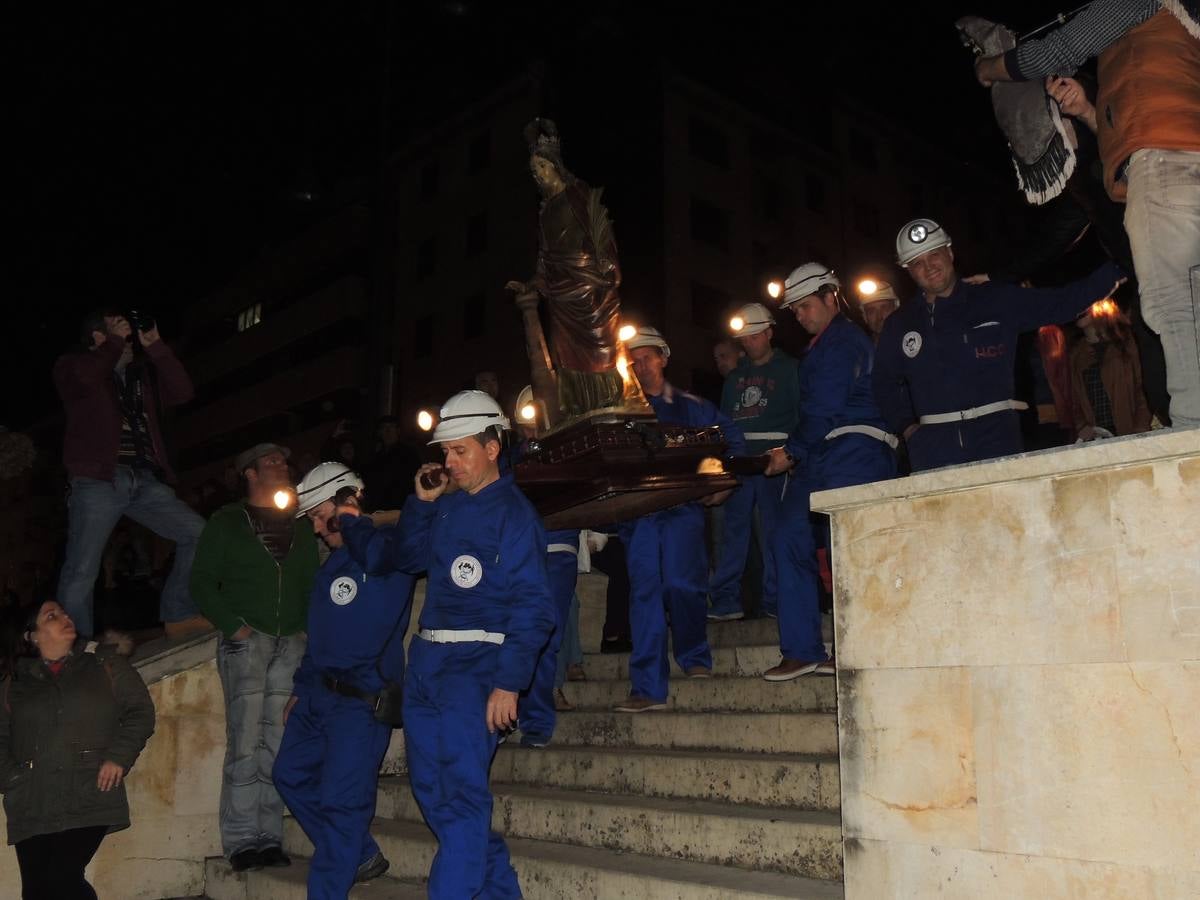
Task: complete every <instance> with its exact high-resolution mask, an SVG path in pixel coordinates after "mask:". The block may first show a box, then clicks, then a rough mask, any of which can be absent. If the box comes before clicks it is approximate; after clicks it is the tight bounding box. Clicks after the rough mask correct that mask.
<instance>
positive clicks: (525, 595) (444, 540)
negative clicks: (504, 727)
mask: <svg viewBox="0 0 1200 900" xmlns="http://www.w3.org/2000/svg"><path fill="white" fill-rule="evenodd" d="M346 518H347V517H343V518H342V521H343V522H344V521H345V520H346ZM396 532H397V534H396V535H395V536H394V537H393V539H390V540H381V539H380V538H381V533H380V532H378V531H377V532H375V533H374V534H366V533H365V532H356V533H347V534H346V541H347V546H349V547H350V550H351V552H352V553H353V554H354V555H355V558H356V559H359V560H360V562H362V563H363V565H364V567H365V568H366V569H367V571H368V572H375V571H392V570H397V569H398V570H400V571H404V572H410V573H417V572H421V571H424V572H427V573H428V578H429V580H428V584H427V587H426V589H425V605H424V607H423V608H422V610H421V619H420V626H421V632H422V633H424V632H439V631H446V632H464V631H479V632H486V633H489V634H494V635H503V636H504V638H503V643H492V642H489V641H487V640H482V639H480V640H469V641H462V642H440V641H436V640H427V639H426V638H423V637H421V636H420V633H418V635H417V636H416V637H414V638H413V640H412V643H411V644H410V646H409V660H408V670H407V673H406V677H405V680H404V730H405V749H406V751H407V754H408V771H409V778H410V780H411V783H412V790H413V796H414V797H416V800H417V804H418V805H419V806H420V808H421V813H422V815H424V817H425V821H426V822H427V823H428V824H429V827H430V829H431V830H432V831H433V833H434V835H435V836H436V837H437V840H438V852H437V855H436V856H435V857H434V859H433V866H432V868H431V869H430V872H429V896H430V898H432V900H463V898H467V897H487V898H515V897H520V896H521V889H520V887H519V885H518V884H517V873H516V872H515V871H514V870H513V868H512V864H511V862H510V861H509V855H508V847H507V846H506V845H505V843H504V839H503V838H501V837H500V835H498V834H496V833H495V832H493V831H492V830H491V823H492V793H491V789H490V787H489V785H488V770H489V769H490V768H491V764H492V758H493V757H494V756H495V753H496V747H497V746H498V744H499V741H500V735H499V734H489V733H488V728H487V718H486V716H487V702H488V697H489V696H490V695H491V693H492V690H493V689H494V688H500V689H502V690H506V691H512V692H514V693H520V692H521V691H524V690H526V689H527V688H528V687H529V685H530V682H531V681H532V680H533V670H534V666H535V664H536V662H537V658H538V654H539V653H541V651H542V648H543V647H544V646H545V645H546V642H547V641H548V640H549V638H550V633H551V631H552V630H553V628H554V607H553V603H552V601H551V599H550V588H549V584H548V580H547V577H546V535H545V532H544V531H543V530H542V523H541V519H539V518H538V514H537V513H536V512H535V511H534V509H533V507H532V506H531V505H530V503H529V501H528V500H527V499H526V498H525V496H524V495H523V494H522V493H521V492H520V490H519V489H518V488H517V486H516V484H515V483H514V482H513V478H512V475H511V474H504V475H501V476H500V477H499V479H497V480H496V481H494V482H492V483H491V484H489V485H487V486H486V487H483V488H481V489H480V490H479V491H477V492H476V493H474V494H470V493H467V492H466V491H455V492H453V493H450V494H443V495H442V496H440V497H438V499H437V500H435V501H433V502H427V501H423V500H421V499H419V498H418V497H417V496H415V495H414V496H411V497H409V498H408V500H406V501H405V504H404V511H403V514H402V515H401V517H400V525H399V526H398V528H397V529H396ZM360 536H361V537H365V538H366V540H365V541H361V542H360V541H359V540H358V538H359V537H360Z"/></svg>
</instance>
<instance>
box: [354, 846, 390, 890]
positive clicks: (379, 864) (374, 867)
mask: <svg viewBox="0 0 1200 900" xmlns="http://www.w3.org/2000/svg"><path fill="white" fill-rule="evenodd" d="M390 865H391V863H390V862H388V861H387V857H386V856H384V855H383V851H382V850H380V851H379V852H378V853H376V854H375V855H374V856H372V857H371V858H370V859H368V860H367V861H366V862H365V863H363V864H362V865H361V866H359V867H358V871H357V872H355V873H354V883H355V884H362V883H363V882H364V881H370V880H371V879H372V878H378V877H379V876H380V875H382V874H383V873H384V872H386V871H387V870H388V867H389V866H390Z"/></svg>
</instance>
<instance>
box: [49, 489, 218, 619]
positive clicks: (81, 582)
mask: <svg viewBox="0 0 1200 900" xmlns="http://www.w3.org/2000/svg"><path fill="white" fill-rule="evenodd" d="M123 515H124V516H129V518H131V519H133V521H135V522H137V523H139V524H141V525H145V526H146V527H147V528H149V529H150V530H151V531H153V532H154V533H155V534H157V535H158V536H160V537H164V538H166V539H167V540H169V541H174V542H175V565H174V566H172V567H171V574H170V575H169V576H167V583H166V584H165V585H164V586H163V591H162V598H161V600H160V602H159V614H160V615H161V616H162V620H163V621H164V622H179V621H182V620H183V619H187V618H189V617H191V616H195V615H199V613H200V611H199V609H197V608H196V605H195V604H194V603H193V602H192V596H191V593H190V592H189V591H188V577H189V575H190V574H191V571H192V557H193V556H195V554H196V542H197V541H199V540H200V532H201V531H203V530H204V519H202V518H200V516H199V515H197V514H196V513H195V512H194V511H193V510H192V508H191V507H189V506H188V505H187V504H186V503H184V502H183V501H182V500H180V499H179V498H178V497H176V496H175V492H174V491H173V490H171V488H170V487H168V486H167V485H165V484H163V483H162V482H161V481H159V480H158V479H157V478H155V477H154V476H153V475H152V474H150V473H149V472H146V471H143V470H140V469H137V470H135V469H131V468H130V467H129V466H117V472H116V475H115V476H114V477H113V480H112V481H100V480H99V479H96V478H72V479H71V493H70V496H69V497H68V498H67V557H66V561H65V562H64V563H63V568H62V573H61V574H60V575H59V578H58V602H59V603H61V604H62V606H63V609H65V610H66V611H67V615H69V616H70V617H71V619H72V620H73V621H74V622H75V630H76V631H77V632H78V633H79V634H80V635H83V636H88V637H90V636H91V635H92V633H93V619H92V603H93V597H92V588H93V587H94V585H95V583H96V575H97V574H99V572H100V561H101V559H102V557H103V556H104V548H105V546H106V545H107V544H108V538H109V536H110V535H111V534H112V530H113V527H114V526H115V525H116V524H117V522H118V521H119V520H120V518H121V516H123Z"/></svg>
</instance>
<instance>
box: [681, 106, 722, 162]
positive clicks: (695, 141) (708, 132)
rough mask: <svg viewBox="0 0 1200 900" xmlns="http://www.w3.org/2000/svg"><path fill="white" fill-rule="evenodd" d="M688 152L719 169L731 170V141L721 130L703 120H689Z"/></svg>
mask: <svg viewBox="0 0 1200 900" xmlns="http://www.w3.org/2000/svg"><path fill="white" fill-rule="evenodd" d="M688 150H689V151H690V152H691V154H692V156H694V157H696V159H702V160H704V161H705V162H707V163H712V164H713V165H714V166H716V167H717V168H718V169H728V168H729V140H728V138H726V137H725V133H724V132H723V131H721V130H720V129H719V128H715V127H713V126H712V125H709V124H708V123H707V122H705V121H704V120H702V119H696V118H691V119H688Z"/></svg>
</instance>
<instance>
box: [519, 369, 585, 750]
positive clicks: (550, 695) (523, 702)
mask: <svg viewBox="0 0 1200 900" xmlns="http://www.w3.org/2000/svg"><path fill="white" fill-rule="evenodd" d="M514 412H515V413H516V418H515V420H514V421H515V422H516V425H517V429H518V431H519V433H520V434H521V437H522V438H523V440H522V443H521V445H520V448H518V451H517V452H518V454H519V453H520V451H521V449H522V448H524V446H525V443H524V442H525V441H528V440H529V439H531V438H533V437H534V436H535V435H536V434H537V422H538V409H537V405H536V404H535V403H534V399H533V388H532V387H530V386H529V385H526V386H525V387H524V388H523V389H522V390H521V393H520V394H519V395H517V408H516V410H515V411H514ZM546 577H547V578H548V579H549V583H550V597H551V599H552V600H553V601H554V632H553V633H552V634H551V635H550V641H549V642H548V643H547V644H546V646H545V648H544V649H543V650H542V653H541V655H540V656H539V657H538V661H537V667H536V668H535V669H534V672H533V683H532V684H530V686H529V690H528V691H526V692H524V693H523V694H521V699H520V700H519V701H518V703H517V718H518V721H519V724H520V727H521V746H522V747H530V748H537V747H545V746H546V745H547V744H549V743H550V738H551V737H553V736H554V726H555V724H556V723H557V720H558V713H557V711H556V710H555V705H554V688H555V684H554V683H555V681H556V680H557V679H556V676H557V674H558V651H559V649H560V648H561V647H562V640H563V635H564V634H565V633H566V628H567V620H568V619H569V618H570V615H571V601H572V600H573V599H574V597H575V582H576V581H577V580H578V578H579V529H578V528H575V529H566V530H559V531H548V532H546Z"/></svg>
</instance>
